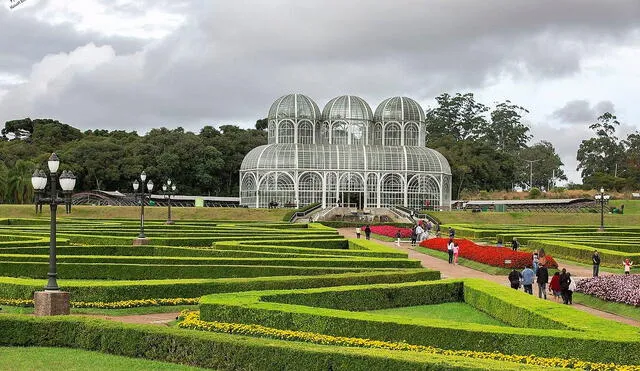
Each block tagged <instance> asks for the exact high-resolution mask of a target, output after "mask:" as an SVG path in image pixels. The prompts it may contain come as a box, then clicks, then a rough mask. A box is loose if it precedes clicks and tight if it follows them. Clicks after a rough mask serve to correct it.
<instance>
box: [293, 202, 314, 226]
mask: <svg viewBox="0 0 640 371" xmlns="http://www.w3.org/2000/svg"><path fill="white" fill-rule="evenodd" d="M321 207H322V204H320V203H319V204H317V205H315V206H313V207H310V208H308V209H306V210H304V211H296V212H295V213H293V215H291V218H289V222H290V223H293V221H294V220H296V219H297V218H303V217H305V216H307V215H309V214H311V213H312V212H314V211H316V210H318V209H319V208H321Z"/></svg>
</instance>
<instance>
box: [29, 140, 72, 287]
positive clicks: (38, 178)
mask: <svg viewBox="0 0 640 371" xmlns="http://www.w3.org/2000/svg"><path fill="white" fill-rule="evenodd" d="M48 165H49V175H50V176H49V180H50V189H49V191H50V193H49V197H43V195H44V194H45V192H44V189H45V187H46V186H47V180H48V179H47V175H46V174H45V172H44V171H42V170H36V171H35V172H34V173H33V176H32V177H31V185H32V186H33V188H34V190H35V192H36V200H35V204H36V212H37V210H38V206H40V211H41V212H42V205H43V204H46V203H48V204H49V207H50V209H51V227H50V232H49V273H47V276H48V277H49V281H48V282H47V286H45V288H44V289H45V290H47V291H60V288H59V287H58V282H57V280H56V278H57V269H56V229H57V226H56V212H57V210H58V205H60V204H64V205H65V211H66V212H67V213H70V212H71V192H72V191H73V188H74V187H75V186H76V177H75V176H74V175H73V173H72V172H71V171H66V170H65V171H63V172H62V174H61V175H60V187H61V188H62V191H63V193H64V195H65V197H64V198H59V197H58V190H57V188H56V187H57V183H58V182H57V180H58V179H57V178H58V167H59V166H60V160H59V159H58V156H57V155H56V154H55V153H52V154H51V157H49V161H48Z"/></svg>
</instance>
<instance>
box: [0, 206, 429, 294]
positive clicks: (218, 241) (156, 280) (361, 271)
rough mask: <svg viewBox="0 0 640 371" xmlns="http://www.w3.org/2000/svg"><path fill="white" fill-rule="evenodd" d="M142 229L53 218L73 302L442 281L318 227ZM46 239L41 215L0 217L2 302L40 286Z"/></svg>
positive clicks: (397, 255) (199, 224)
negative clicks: (141, 240)
mask: <svg viewBox="0 0 640 371" xmlns="http://www.w3.org/2000/svg"><path fill="white" fill-rule="evenodd" d="M145 232H146V235H147V238H148V239H149V240H150V243H151V244H149V245H143V246H132V240H133V239H134V238H135V237H136V236H137V234H138V222H137V221H133V220H109V221H104V220H86V219H83V220H74V219H64V220H61V221H59V223H58V241H57V243H58V278H59V280H58V282H59V285H60V286H61V288H62V289H64V290H66V291H69V292H71V300H72V302H85V303H86V302H119V301H130V300H143V299H173V298H182V299H184V298H198V297H200V296H202V295H205V294H211V293H216V292H235V291H246V290H264V289H287V288H309V287H322V286H339V285H345V284H346V285H353V284H369V283H376V282H377V283H385V282H406V281H416V280H431V279H438V278H440V274H439V272H435V271H430V270H426V269H422V268H421V267H420V262H419V261H416V260H409V259H407V254H406V253H402V252H398V251H395V250H393V249H390V248H387V247H385V246H382V245H379V244H376V243H372V242H371V241H365V240H351V241H348V240H345V239H344V238H342V237H341V236H340V235H338V234H337V232H336V231H335V230H334V229H331V228H327V227H324V226H322V225H320V224H310V225H305V224H287V223H255V222H253V223H251V222H220V223H217V222H206V221H186V222H181V223H180V224H176V225H171V226H167V225H164V224H162V223H159V222H155V223H154V222H148V223H147V225H146V227H145ZM48 237H49V225H48V224H45V223H42V222H41V220H36V219H33V220H29V219H4V220H0V272H2V273H1V274H2V277H0V300H4V301H5V302H8V299H14V300H15V299H22V300H29V299H31V298H32V297H33V292H34V291H37V290H41V289H42V287H43V285H44V283H45V278H46V274H47V270H48V249H49V247H48V244H49V241H48ZM0 302H1V301H0Z"/></svg>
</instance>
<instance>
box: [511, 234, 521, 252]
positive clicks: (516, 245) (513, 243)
mask: <svg viewBox="0 0 640 371" xmlns="http://www.w3.org/2000/svg"><path fill="white" fill-rule="evenodd" d="M519 247H520V242H518V239H517V238H515V237H514V238H513V241H511V250H513V251H518V248H519Z"/></svg>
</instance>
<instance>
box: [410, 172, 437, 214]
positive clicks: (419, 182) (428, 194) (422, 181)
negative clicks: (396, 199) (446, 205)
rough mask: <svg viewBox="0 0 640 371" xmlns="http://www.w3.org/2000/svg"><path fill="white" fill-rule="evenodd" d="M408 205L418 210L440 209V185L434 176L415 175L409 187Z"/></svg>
mask: <svg viewBox="0 0 640 371" xmlns="http://www.w3.org/2000/svg"><path fill="white" fill-rule="evenodd" d="M407 199H408V205H407V206H408V207H410V208H412V209H416V210H438V209H439V208H440V187H438V182H436V180H435V179H434V178H433V177H430V176H427V175H414V176H413V177H412V178H411V179H410V180H409V186H408V189H407Z"/></svg>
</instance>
